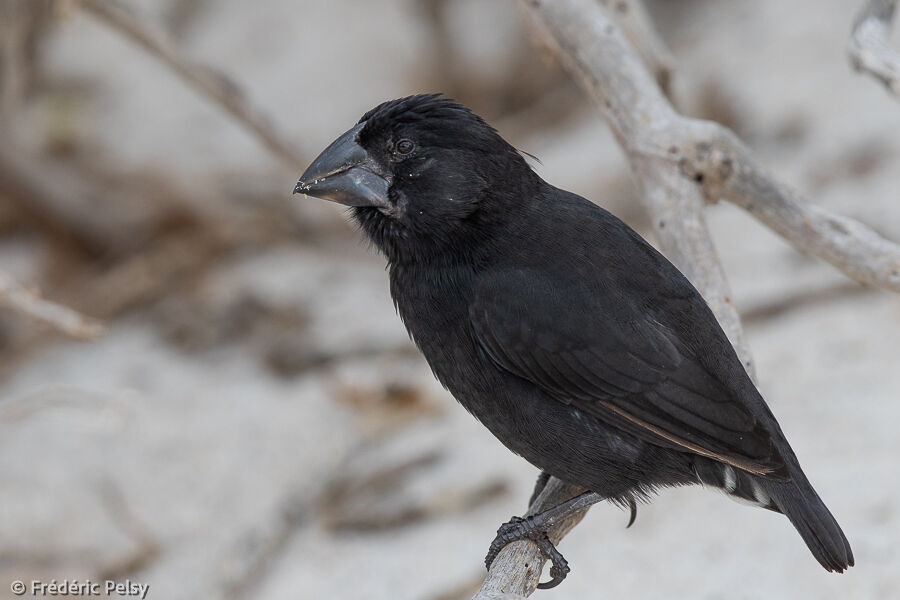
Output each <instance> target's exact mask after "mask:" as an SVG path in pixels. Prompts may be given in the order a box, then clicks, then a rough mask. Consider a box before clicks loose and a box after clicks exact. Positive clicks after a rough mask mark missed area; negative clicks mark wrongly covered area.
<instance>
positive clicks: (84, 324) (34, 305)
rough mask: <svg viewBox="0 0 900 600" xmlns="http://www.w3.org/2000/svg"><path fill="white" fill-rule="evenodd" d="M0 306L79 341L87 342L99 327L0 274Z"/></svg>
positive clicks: (96, 323) (86, 318) (92, 321)
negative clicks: (4, 306)
mask: <svg viewBox="0 0 900 600" xmlns="http://www.w3.org/2000/svg"><path fill="white" fill-rule="evenodd" d="M0 305H6V306H8V307H10V308H12V309H13V310H15V311H18V312H20V313H22V314H23V315H27V316H29V317H31V318H32V319H35V320H37V321H41V322H42V323H46V324H48V325H50V326H52V327H54V328H55V329H57V330H59V331H62V332H63V333H65V334H66V335H69V336H71V337H73V338H76V339H79V340H91V339H94V338H95V337H97V336H98V335H100V333H102V331H103V327H102V326H101V325H100V323H98V322H97V321H94V320H93V319H89V318H88V317H85V316H84V315H81V314H79V313H77V312H75V311H74V310H72V309H71V308H67V307H65V306H62V305H60V304H56V303H54V302H50V301H49V300H44V299H43V298H41V297H40V295H39V294H38V293H37V291H35V290H30V289H27V288H25V287H22V286H21V285H19V284H18V283H16V282H14V281H12V280H11V279H9V278H7V277H6V276H5V275H3V274H2V273H0Z"/></svg>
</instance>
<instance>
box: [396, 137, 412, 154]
mask: <svg viewBox="0 0 900 600" xmlns="http://www.w3.org/2000/svg"><path fill="white" fill-rule="evenodd" d="M394 147H395V148H396V150H397V154H409V153H410V152H412V151H413V148H415V147H416V145H415V144H413V143H412V140H407V139H402V140H400V141H399V142H397V145H396V146H394Z"/></svg>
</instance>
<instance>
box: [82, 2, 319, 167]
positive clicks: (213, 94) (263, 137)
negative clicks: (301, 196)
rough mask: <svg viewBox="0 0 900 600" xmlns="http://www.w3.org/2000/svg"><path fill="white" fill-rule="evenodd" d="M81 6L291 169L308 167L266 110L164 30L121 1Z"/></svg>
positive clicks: (232, 81) (85, 3)
mask: <svg viewBox="0 0 900 600" xmlns="http://www.w3.org/2000/svg"><path fill="white" fill-rule="evenodd" d="M81 6H82V7H83V8H84V9H85V10H86V11H87V12H89V13H90V14H92V15H94V16H95V17H97V18H98V19H100V20H101V21H103V22H104V23H106V24H107V25H109V26H110V27H112V28H114V29H116V30H117V31H119V32H120V33H122V34H123V35H125V36H126V37H127V38H128V39H130V40H131V41H133V42H136V43H137V44H138V45H140V46H141V47H143V48H144V49H145V50H147V51H148V52H149V53H150V54H153V55H154V56H156V57H157V58H158V59H160V60H161V61H162V62H163V63H165V64H166V65H167V66H169V67H170V68H171V69H172V70H173V71H175V72H176V73H177V74H178V75H179V76H180V77H181V78H182V79H183V80H184V81H185V83H187V84H188V85H190V86H192V87H193V88H194V89H196V90H197V91H198V92H200V93H201V94H202V95H203V96H205V97H206V98H208V99H210V100H212V101H213V102H215V103H216V104H218V105H219V106H221V107H222V108H223V109H225V111H226V112H228V114H230V115H231V116H232V117H234V118H235V119H236V120H237V121H238V122H239V123H241V125H243V126H244V127H245V128H247V130H249V131H250V132H252V133H253V134H254V135H256V137H257V138H259V140H260V141H261V142H262V144H263V145H264V146H265V147H266V148H268V149H269V150H270V151H271V152H272V153H273V154H274V155H275V156H277V157H278V158H280V159H282V160H283V161H284V162H285V163H287V164H288V165H290V166H291V167H292V168H295V169H301V170H302V168H303V167H305V165H306V161H305V159H304V158H303V157H302V156H301V154H300V153H299V152H298V151H297V150H296V149H295V148H294V147H293V145H291V144H290V143H289V142H288V141H287V140H285V139H284V138H282V137H281V135H280V134H279V133H278V132H277V131H276V130H275V128H274V127H273V126H272V125H271V123H270V121H269V119H268V118H267V116H266V115H265V113H264V112H263V111H262V110H261V109H260V108H259V107H258V106H254V105H253V104H252V103H251V102H250V100H249V99H248V98H247V96H246V95H245V94H244V93H243V90H242V88H241V86H239V85H238V84H237V83H236V82H235V81H234V80H233V79H231V78H230V77H228V76H226V75H225V74H224V73H221V72H219V71H217V70H214V69H211V68H210V67H206V66H203V65H198V64H196V63H194V62H192V61H191V60H189V59H188V58H187V57H185V56H184V54H183V53H182V51H181V49H180V48H179V47H178V46H177V44H176V43H175V42H174V41H172V40H171V39H169V37H168V36H166V35H165V34H164V33H162V32H161V31H154V30H152V29H151V28H150V26H149V25H147V24H145V23H143V22H141V21H140V20H139V19H137V18H136V17H135V15H134V14H133V12H132V10H131V8H130V7H128V6H126V5H123V4H122V3H121V2H119V1H118V0H81Z"/></svg>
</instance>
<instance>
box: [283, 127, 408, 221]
mask: <svg viewBox="0 0 900 600" xmlns="http://www.w3.org/2000/svg"><path fill="white" fill-rule="evenodd" d="M363 125H364V124H363V123H360V124H359V125H357V126H356V127H354V128H353V129H351V130H350V131H348V132H347V133H345V134H344V135H342V136H341V137H339V138H338V139H336V140H334V141H333V142H331V145H329V146H328V147H327V148H325V150H324V151H323V152H322V154H320V155H319V156H318V157H317V158H316V160H314V161H313V162H312V164H311V165H309V168H307V169H306V171H304V173H303V175H301V176H300V181H298V182H297V185H296V187H294V193H295V194H297V193H300V194H306V195H307V196H315V197H316V198H322V199H323V200H330V201H331V202H337V203H338V204H344V205H346V206H377V207H381V208H389V207H390V202H389V201H388V189H389V188H390V186H391V182H390V178H389V176H388V175H386V174H385V173H384V172H383V170H382V169H381V168H380V167H379V165H378V164H377V163H376V162H375V161H374V160H372V158H371V157H370V156H369V154H368V153H367V152H366V150H365V148H363V147H362V146H360V145H359V143H358V142H357V136H358V135H359V132H360V130H361V129H362V128H363Z"/></svg>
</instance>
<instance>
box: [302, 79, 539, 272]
mask: <svg viewBox="0 0 900 600" xmlns="http://www.w3.org/2000/svg"><path fill="white" fill-rule="evenodd" d="M536 181H539V179H538V178H537V175H536V174H535V173H534V172H533V171H532V170H531V167H530V166H529V165H528V164H527V163H526V162H525V160H524V159H523V158H522V156H521V155H520V154H519V153H518V152H517V151H516V149H515V148H513V147H512V146H510V145H509V144H508V143H507V142H506V141H505V140H504V139H503V138H501V137H500V135H499V134H498V133H497V132H496V131H495V130H494V129H493V128H492V127H490V126H489V125H488V124H487V123H485V122H484V121H483V120H482V119H481V118H480V117H478V116H476V115H475V114H473V113H472V112H471V111H470V110H469V109H468V108H466V107H464V106H463V105H461V104H459V103H458V102H455V101H453V100H451V99H449V98H445V97H443V96H441V95H439V94H427V95H420V96H410V97H407V98H401V99H399V100H392V101H390V102H385V103H383V104H381V105H379V106H377V107H375V108H373V109H372V110H370V111H369V112H367V113H366V114H365V115H363V117H362V118H361V119H360V120H359V122H358V123H357V124H356V125H355V126H354V127H353V128H351V129H350V130H349V131H347V132H346V133H344V134H343V135H341V136H340V137H339V138H338V139H336V140H335V141H334V142H332V143H331V145H329V146H328V147H327V148H326V149H325V150H324V151H323V152H322V153H321V154H320V155H319V156H318V157H317V158H316V159H315V160H314V161H313V162H312V164H311V165H310V166H309V168H307V169H306V171H305V172H304V173H303V175H302V176H301V177H300V181H299V182H297V186H296V187H295V188H294V193H303V194H306V195H308V196H315V197H318V198H323V199H325V200H330V201H332V202H337V203H339V204H344V205H347V206H352V207H354V208H353V212H354V216H355V217H356V219H357V220H358V221H359V223H360V224H361V225H362V227H363V229H364V230H365V231H366V233H367V234H368V235H369V237H370V238H371V239H372V240H373V241H374V242H375V244H376V245H377V246H379V248H381V250H382V251H384V252H385V254H386V255H387V256H388V259H389V260H391V261H392V262H393V261H410V260H415V259H416V258H421V257H423V256H426V255H430V254H434V253H442V252H446V251H450V252H458V251H459V250H460V249H461V248H463V247H469V246H470V245H471V242H472V240H473V239H478V238H484V236H485V235H486V234H488V232H487V231H486V230H487V229H489V228H490V227H491V226H492V225H493V224H495V223H497V222H500V221H502V220H503V218H505V216H508V215H507V214H506V213H508V212H509V211H510V210H515V207H516V205H517V204H518V203H520V202H521V201H522V198H523V197H525V196H526V190H525V189H524V188H526V187H527V186H530V185H534V184H535V182H536Z"/></svg>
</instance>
